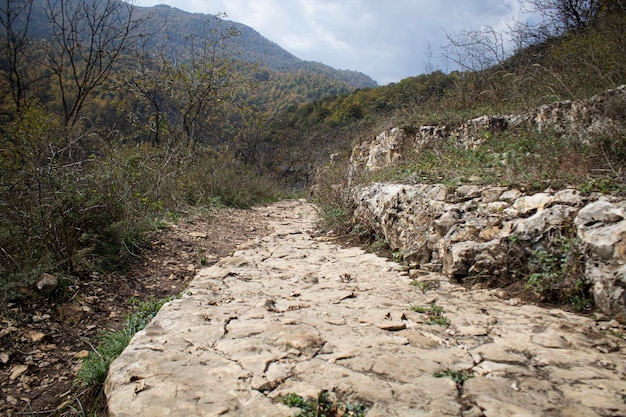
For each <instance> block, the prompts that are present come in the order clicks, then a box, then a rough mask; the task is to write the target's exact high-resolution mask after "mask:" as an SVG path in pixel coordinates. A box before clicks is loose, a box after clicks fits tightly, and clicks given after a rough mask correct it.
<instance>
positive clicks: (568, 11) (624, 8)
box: [518, 0, 626, 43]
mask: <svg viewBox="0 0 626 417" xmlns="http://www.w3.org/2000/svg"><path fill="white" fill-rule="evenodd" d="M522 5H523V8H524V9H525V10H526V12H528V13H531V14H532V15H534V16H536V17H538V18H539V21H538V22H535V23H533V24H528V23H526V24H524V25H522V27H521V28H519V29H518V32H520V31H521V29H522V28H523V29H524V30H523V31H522V32H523V33H524V34H525V37H526V38H528V39H531V41H530V42H528V41H527V42H526V43H533V42H534V43H537V42H541V41H543V40H545V39H549V38H551V37H554V36H559V35H562V34H563V33H565V32H569V31H580V30H584V29H585V28H587V27H589V26H590V25H593V24H594V23H595V22H596V20H597V19H598V18H599V17H600V16H602V15H603V14H606V13H624V12H626V1H624V0H523V1H522Z"/></svg>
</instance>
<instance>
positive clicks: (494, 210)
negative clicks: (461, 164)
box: [349, 85, 626, 322]
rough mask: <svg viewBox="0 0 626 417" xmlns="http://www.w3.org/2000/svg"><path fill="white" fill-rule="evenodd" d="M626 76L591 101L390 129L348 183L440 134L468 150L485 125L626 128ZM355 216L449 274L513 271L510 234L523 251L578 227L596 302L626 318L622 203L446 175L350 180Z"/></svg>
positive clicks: (354, 167) (353, 168)
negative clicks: (442, 178)
mask: <svg viewBox="0 0 626 417" xmlns="http://www.w3.org/2000/svg"><path fill="white" fill-rule="evenodd" d="M625 122H626V85H624V86H621V87H619V88H616V89H613V90H609V91H607V92H605V93H603V94H600V95H597V96H594V97H592V98H591V99H589V100H581V101H562V102H558V103H552V104H548V105H544V106H541V107H538V108H536V109H533V110H532V111H529V112H527V113H525V114H519V115H508V116H481V117H478V118H475V119H471V120H468V121H467V122H466V123H464V124H462V125H460V126H457V127H450V126H446V125H436V126H435V125H433V126H421V127H420V128H419V129H417V131H416V133H415V134H408V133H407V132H406V131H405V130H403V129H400V128H394V129H391V130H388V131H384V132H382V133H380V134H379V135H377V136H376V137H374V138H371V140H366V141H364V142H362V143H360V144H359V145H357V146H356V147H355V148H354V149H353V152H352V156H351V158H350V166H349V179H350V185H351V186H352V187H354V183H355V181H354V180H355V179H356V178H358V177H359V176H361V175H362V174H363V173H371V172H375V171H377V170H380V169H383V168H385V167H387V166H389V165H393V164H395V163H398V162H400V161H402V160H404V159H406V158H407V155H409V154H410V153H413V152H419V151H420V149H422V148H423V147H426V146H430V145H432V144H433V143H434V142H437V141H444V140H445V141H453V142H454V143H455V144H457V145H458V146H460V147H463V148H466V149H472V148H475V147H477V146H480V144H481V143H482V142H483V141H484V138H485V137H487V136H488V133H490V132H491V133H493V132H499V131H503V130H506V129H510V128H513V127H515V126H520V125H523V124H526V125H530V126H533V127H535V128H536V129H537V130H540V131H541V130H543V129H548V128H549V129H553V130H555V131H557V132H563V133H567V134H577V135H579V136H580V137H581V138H583V139H585V138H586V137H589V135H591V134H597V133H599V132H606V131H610V130H613V129H617V128H620V127H621V128H623V126H624V125H625ZM353 191H354V193H353V194H354V198H355V200H356V203H357V206H358V208H357V210H356V214H355V216H356V218H357V219H358V221H359V222H360V223H362V224H363V225H367V226H368V227H370V228H371V229H373V230H375V231H376V232H378V233H379V234H380V235H381V236H384V238H385V239H387V240H388V241H389V243H390V245H391V247H392V248H393V249H394V250H397V251H400V252H401V253H402V254H403V256H404V258H405V259H407V260H410V261H412V262H414V263H416V264H418V265H419V266H420V268H422V269H426V270H432V271H441V272H443V273H445V274H446V275H447V276H448V277H456V278H459V279H460V278H463V277H467V276H474V277H476V276H484V277H489V278H490V279H493V278H497V277H499V276H510V275H511V274H515V273H517V272H519V271H515V270H512V264H513V262H512V260H511V256H512V253H511V243H512V242H519V243H520V244H522V245H523V248H524V251H525V253H526V254H528V253H532V252H533V251H541V250H543V249H545V247H546V245H548V244H554V242H553V240H554V237H555V236H556V235H572V234H574V235H575V239H576V240H577V241H578V242H580V244H581V245H582V248H583V253H584V267H585V279H586V280H587V281H588V283H589V284H591V287H592V292H593V297H594V300H595V303H596V305H597V306H598V308H599V309H600V310H601V311H602V312H604V313H605V314H608V315H611V316H614V317H616V318H617V319H618V320H620V321H622V322H626V307H625V306H626V290H625V289H626V202H625V201H624V200H623V199H621V200H620V199H614V198H610V197H606V196H601V195H592V196H582V195H581V194H580V193H579V192H577V191H576V190H571V189H566V190H560V191H551V190H548V191H546V192H542V193H537V194H532V195H527V194H523V193H522V192H521V191H519V190H515V189H509V188H503V187H483V186H475V185H464V186H458V187H452V188H449V187H446V186H445V185H442V184H434V185H428V184H415V185H403V184H372V185H369V186H366V187H358V188H354V190H353Z"/></svg>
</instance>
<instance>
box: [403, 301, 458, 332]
mask: <svg viewBox="0 0 626 417" xmlns="http://www.w3.org/2000/svg"><path fill="white" fill-rule="evenodd" d="M411 310H413V311H415V312H416V313H422V314H425V315H426V324H432V325H437V326H441V327H450V319H449V318H447V317H446V316H444V315H443V308H442V307H440V306H438V305H437V304H435V303H432V304H431V305H429V306H425V307H424V306H411Z"/></svg>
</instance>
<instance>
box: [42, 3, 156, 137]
mask: <svg viewBox="0 0 626 417" xmlns="http://www.w3.org/2000/svg"><path fill="white" fill-rule="evenodd" d="M134 9H135V7H134V5H133V4H132V3H127V2H124V1H121V0H46V13H47V15H48V19H49V21H50V25H51V37H52V41H51V42H49V47H48V50H47V56H46V62H45V64H46V65H47V67H48V68H49V69H50V70H51V72H52V74H53V77H54V79H55V81H56V85H57V87H58V88H59V93H60V97H61V100H62V103H63V115H64V120H65V125H66V126H73V125H74V124H75V123H76V122H77V120H78V119H79V115H80V112H81V110H82V108H83V107H84V105H85V101H86V100H87V98H88V97H89V95H90V94H91V93H93V92H95V91H96V90H97V88H99V87H100V86H102V84H103V83H104V82H105V81H106V80H107V78H108V77H109V75H110V73H111V70H112V69H113V66H114V64H115V63H116V62H117V61H118V60H119V59H120V57H121V56H122V54H123V52H124V51H126V50H127V49H128V47H129V45H130V43H131V41H132V40H133V39H135V38H136V37H137V36H139V34H140V33H139V31H140V28H141V25H142V24H143V22H144V21H145V19H136V18H135V17H134Z"/></svg>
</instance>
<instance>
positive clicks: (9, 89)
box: [0, 0, 33, 113]
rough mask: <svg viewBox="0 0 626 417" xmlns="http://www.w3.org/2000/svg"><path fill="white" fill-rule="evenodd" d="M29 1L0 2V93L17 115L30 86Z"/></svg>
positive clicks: (31, 4) (8, 0)
mask: <svg viewBox="0 0 626 417" xmlns="http://www.w3.org/2000/svg"><path fill="white" fill-rule="evenodd" d="M32 7H33V3H32V0H5V1H3V2H1V3H0V29H1V30H2V33H1V34H0V53H1V59H2V61H4V62H3V63H2V65H1V66H0V77H1V80H2V83H3V88H2V90H3V92H4V94H6V95H5V96H4V97H2V101H3V102H6V100H7V98H8V99H9V100H10V101H11V102H12V104H13V106H14V107H15V110H16V112H18V113H20V112H21V111H22V109H23V108H24V106H25V105H26V102H27V100H28V99H29V94H28V91H29V86H30V85H31V83H32V82H33V79H32V77H31V76H30V71H29V65H28V64H29V62H28V61H29V52H30V51H29V47H28V46H29V39H28V30H29V25H30V20H31V19H30V16H31V13H32Z"/></svg>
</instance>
